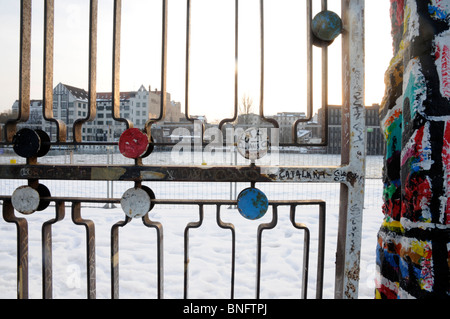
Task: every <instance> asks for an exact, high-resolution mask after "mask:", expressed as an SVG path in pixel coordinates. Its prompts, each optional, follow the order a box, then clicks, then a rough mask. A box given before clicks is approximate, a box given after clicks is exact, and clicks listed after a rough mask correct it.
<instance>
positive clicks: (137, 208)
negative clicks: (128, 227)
mask: <svg viewBox="0 0 450 319" xmlns="http://www.w3.org/2000/svg"><path fill="white" fill-rule="evenodd" d="M120 205H121V206H122V210H123V211H124V213H125V215H127V216H128V217H130V218H141V217H144V216H145V214H147V213H148V212H149V211H150V206H151V199H150V196H149V194H148V193H147V192H146V191H145V190H143V189H141V188H134V187H133V188H130V189H129V190H127V191H126V192H125V193H124V194H123V195H122V199H121V200H120Z"/></svg>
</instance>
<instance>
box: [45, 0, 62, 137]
mask: <svg viewBox="0 0 450 319" xmlns="http://www.w3.org/2000/svg"><path fill="white" fill-rule="evenodd" d="M54 11H55V4H54V0H45V3H44V80H43V93H42V96H43V100H44V101H43V112H42V114H43V117H44V120H46V121H50V122H53V123H55V124H56V140H57V141H58V142H65V141H66V136H67V127H66V124H65V123H64V122H63V121H61V120H58V119H55V118H54V117H53V42H54V20H55V17H54Z"/></svg>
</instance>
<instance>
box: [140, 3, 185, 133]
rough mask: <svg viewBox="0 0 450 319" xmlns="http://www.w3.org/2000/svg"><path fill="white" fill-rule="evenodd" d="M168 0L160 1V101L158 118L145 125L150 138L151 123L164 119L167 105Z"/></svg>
mask: <svg viewBox="0 0 450 319" xmlns="http://www.w3.org/2000/svg"><path fill="white" fill-rule="evenodd" d="M168 10H169V8H168V0H162V36H161V38H162V40H161V101H160V111H159V116H158V117H157V118H154V119H149V120H148V121H147V122H146V123H145V132H146V133H147V135H148V136H149V137H150V136H151V126H152V124H153V123H155V122H158V121H161V120H162V119H164V118H165V117H166V103H167V101H166V100H167V96H166V95H167V94H166V91H167V29H168V16H169V15H168V12H169V11H168ZM186 105H187V104H186Z"/></svg>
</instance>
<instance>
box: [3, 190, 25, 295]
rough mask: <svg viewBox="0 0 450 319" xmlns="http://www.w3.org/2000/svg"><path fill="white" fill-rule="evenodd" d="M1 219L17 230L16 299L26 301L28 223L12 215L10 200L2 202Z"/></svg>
mask: <svg viewBox="0 0 450 319" xmlns="http://www.w3.org/2000/svg"><path fill="white" fill-rule="evenodd" d="M3 219H4V220H5V221H6V222H8V223H14V224H16V229H17V299H28V222H27V220H26V219H25V218H19V217H16V216H15V215H14V207H13V205H12V203H11V199H10V198H9V199H4V200H3Z"/></svg>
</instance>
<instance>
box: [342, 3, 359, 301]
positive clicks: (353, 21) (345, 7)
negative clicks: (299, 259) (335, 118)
mask: <svg viewBox="0 0 450 319" xmlns="http://www.w3.org/2000/svg"><path fill="white" fill-rule="evenodd" d="M341 3H342V7H341V10H342V15H341V17H342V22H343V26H344V28H343V29H344V32H343V35H342V36H343V37H342V70H343V71H342V74H343V78H342V84H343V104H342V137H343V138H342V155H341V156H342V157H341V161H342V165H346V166H347V167H348V172H347V174H352V176H353V177H355V182H353V183H342V184H341V195H340V212H339V231H338V243H337V252H336V282H335V298H349V299H352V298H357V297H358V282H359V258H360V252H361V228H362V213H363V208H364V191H363V190H364V172H365V147H364V131H365V130H364V128H365V122H364V121H365V116H364V6H365V3H364V0H342V2H341Z"/></svg>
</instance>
